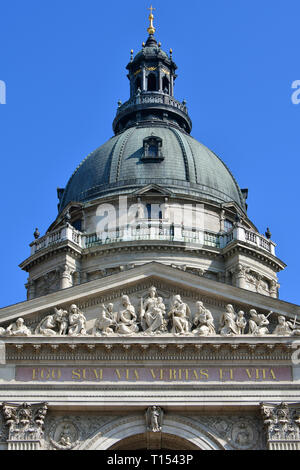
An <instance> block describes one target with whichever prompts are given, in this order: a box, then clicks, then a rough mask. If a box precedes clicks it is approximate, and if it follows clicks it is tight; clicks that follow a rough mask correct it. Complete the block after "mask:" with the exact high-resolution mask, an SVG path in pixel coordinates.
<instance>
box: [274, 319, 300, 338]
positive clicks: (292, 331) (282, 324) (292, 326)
mask: <svg viewBox="0 0 300 470" xmlns="http://www.w3.org/2000/svg"><path fill="white" fill-rule="evenodd" d="M277 321H278V325H277V326H276V328H275V330H274V331H273V335H278V336H292V335H295V336H300V330H299V329H298V328H296V318H295V321H294V323H292V322H290V321H287V320H286V318H285V317H284V316H283V315H280V316H279V317H278V319H277Z"/></svg>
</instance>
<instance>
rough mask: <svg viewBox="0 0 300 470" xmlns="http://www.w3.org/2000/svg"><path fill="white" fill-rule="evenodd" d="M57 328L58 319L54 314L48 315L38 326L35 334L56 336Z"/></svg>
mask: <svg viewBox="0 0 300 470" xmlns="http://www.w3.org/2000/svg"><path fill="white" fill-rule="evenodd" d="M55 328H56V321H55V319H54V315H47V317H45V318H43V320H42V321H41V322H40V323H39V324H38V326H37V327H36V329H35V334H36V335H43V336H56V335H57V333H56V331H55Z"/></svg>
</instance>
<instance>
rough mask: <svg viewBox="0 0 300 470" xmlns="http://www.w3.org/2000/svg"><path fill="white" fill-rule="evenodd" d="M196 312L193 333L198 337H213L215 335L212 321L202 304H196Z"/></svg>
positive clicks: (210, 315)
mask: <svg viewBox="0 0 300 470" xmlns="http://www.w3.org/2000/svg"><path fill="white" fill-rule="evenodd" d="M196 306H197V312H196V315H195V318H194V325H195V326H196V327H197V328H196V329H195V330H194V331H193V333H195V334H198V335H199V336H214V335H215V334H216V330H215V325H214V319H213V316H212V314H211V312H210V311H209V310H207V309H206V308H205V307H204V305H203V302H200V301H199V302H197V304H196Z"/></svg>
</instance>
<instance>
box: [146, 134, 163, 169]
mask: <svg viewBox="0 0 300 470" xmlns="http://www.w3.org/2000/svg"><path fill="white" fill-rule="evenodd" d="M143 149H144V151H143V156H142V161H143V162H149V163H156V162H161V161H163V160H164V157H163V154H162V139H161V138H160V137H156V136H151V137H147V138H146V139H144V141H143Z"/></svg>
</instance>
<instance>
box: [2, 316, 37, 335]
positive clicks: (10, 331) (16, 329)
mask: <svg viewBox="0 0 300 470" xmlns="http://www.w3.org/2000/svg"><path fill="white" fill-rule="evenodd" d="M6 334H7V336H30V335H32V332H31V330H30V329H29V328H27V326H25V324H24V319H23V318H18V320H17V321H16V322H15V323H12V324H11V325H9V326H8V328H7V329H6Z"/></svg>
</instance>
